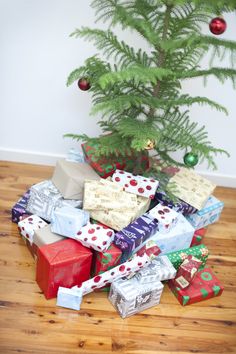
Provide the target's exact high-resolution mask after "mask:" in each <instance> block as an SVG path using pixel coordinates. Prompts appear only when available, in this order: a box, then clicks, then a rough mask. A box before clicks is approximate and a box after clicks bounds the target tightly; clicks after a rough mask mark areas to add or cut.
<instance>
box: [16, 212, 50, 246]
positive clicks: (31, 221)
mask: <svg viewBox="0 0 236 354" xmlns="http://www.w3.org/2000/svg"><path fill="white" fill-rule="evenodd" d="M45 226H47V223H46V222H45V221H43V220H42V219H41V218H40V217H38V216H37V215H30V216H28V217H27V218H25V219H23V220H21V221H19V222H18V228H19V230H20V233H21V235H22V236H23V237H25V238H26V239H27V240H29V242H30V243H31V244H33V242H34V233H35V231H36V230H38V229H41V228H43V227H45Z"/></svg>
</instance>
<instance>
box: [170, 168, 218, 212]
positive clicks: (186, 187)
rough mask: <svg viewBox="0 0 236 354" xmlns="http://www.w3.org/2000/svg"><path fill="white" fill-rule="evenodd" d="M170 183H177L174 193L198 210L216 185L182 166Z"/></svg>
mask: <svg viewBox="0 0 236 354" xmlns="http://www.w3.org/2000/svg"><path fill="white" fill-rule="evenodd" d="M169 183H171V184H172V183H174V184H175V189H176V190H175V191H174V195H175V196H176V197H178V198H180V199H182V200H183V201H185V202H186V203H188V204H190V205H192V206H193V207H194V208H196V209H197V210H199V209H202V208H203V207H204V205H205V204H206V202H207V199H208V198H209V196H210V195H211V194H212V192H213V191H214V189H215V187H216V185H215V184H214V183H212V182H210V181H208V180H207V179H206V178H203V177H201V176H199V175H198V174H196V173H195V172H194V171H192V170H189V169H187V168H183V167H182V168H180V170H179V172H177V173H176V174H175V175H174V177H171V178H170V180H169Z"/></svg>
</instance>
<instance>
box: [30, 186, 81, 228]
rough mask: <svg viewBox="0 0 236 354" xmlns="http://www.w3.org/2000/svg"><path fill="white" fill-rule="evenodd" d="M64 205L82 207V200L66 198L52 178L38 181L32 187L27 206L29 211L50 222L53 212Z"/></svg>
mask: <svg viewBox="0 0 236 354" xmlns="http://www.w3.org/2000/svg"><path fill="white" fill-rule="evenodd" d="M63 206H72V207H75V208H81V207H82V201H81V200H69V199H64V198H63V197H62V195H61V194H60V192H59V191H58V189H57V188H56V187H55V186H54V184H53V183H52V181H50V180H46V181H43V182H40V183H37V184H35V185H33V186H32V187H31V188H30V198H29V200H28V203H27V206H26V210H27V211H28V212H30V213H32V214H36V215H38V216H40V217H41V218H43V219H45V220H47V221H49V222H50V221H51V218H52V212H53V211H54V210H55V209H56V208H61V207H63Z"/></svg>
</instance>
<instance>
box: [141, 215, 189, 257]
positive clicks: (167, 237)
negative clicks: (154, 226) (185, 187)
mask: <svg viewBox="0 0 236 354" xmlns="http://www.w3.org/2000/svg"><path fill="white" fill-rule="evenodd" d="M193 234H194V228H193V227H192V225H191V224H190V223H189V222H188V221H187V220H186V219H185V217H184V216H183V215H181V214H180V215H179V217H178V221H177V224H176V225H175V226H174V227H173V228H172V229H171V230H170V231H169V232H168V233H162V232H160V231H157V232H156V233H155V234H154V235H152V236H151V237H150V238H149V240H150V241H153V242H155V244H156V245H157V246H158V247H159V248H160V250H161V254H162V255H163V254H166V253H169V252H176V251H179V250H182V249H185V248H188V247H189V246H190V244H191V242H192V238H193ZM144 244H145V243H144ZM135 251H136V250H135ZM135 251H134V252H135Z"/></svg>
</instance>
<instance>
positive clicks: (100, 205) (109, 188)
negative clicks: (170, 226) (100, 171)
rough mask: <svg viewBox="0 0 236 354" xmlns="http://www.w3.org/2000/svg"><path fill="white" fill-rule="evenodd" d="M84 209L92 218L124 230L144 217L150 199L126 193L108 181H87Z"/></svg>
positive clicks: (113, 227) (115, 228)
mask: <svg viewBox="0 0 236 354" xmlns="http://www.w3.org/2000/svg"><path fill="white" fill-rule="evenodd" d="M84 191H85V193H84V203H83V205H84V206H83V208H84V209H85V210H88V211H89V213H90V217H91V218H93V219H95V220H97V221H99V222H101V223H102V224H105V225H107V226H109V227H111V228H112V229H114V230H122V229H123V228H124V227H125V226H127V225H129V224H130V223H131V222H132V221H134V220H135V219H137V218H138V217H139V216H141V215H143V214H144V213H145V212H146V211H147V209H148V208H149V205H150V199H149V198H144V197H139V196H136V195H134V194H131V193H127V192H124V191H123V189H122V188H121V187H119V186H118V185H116V184H115V183H113V182H110V181H108V180H104V179H102V180H100V181H99V182H98V181H85V184H84Z"/></svg>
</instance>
